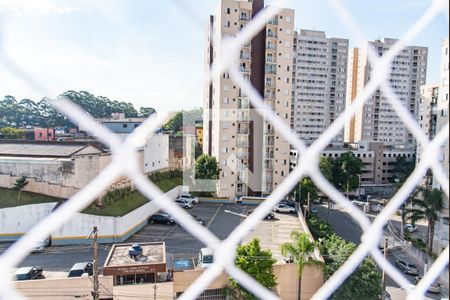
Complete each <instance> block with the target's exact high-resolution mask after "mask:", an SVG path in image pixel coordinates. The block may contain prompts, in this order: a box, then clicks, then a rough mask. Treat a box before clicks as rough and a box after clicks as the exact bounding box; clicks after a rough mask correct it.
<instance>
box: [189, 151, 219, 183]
mask: <svg viewBox="0 0 450 300" xmlns="http://www.w3.org/2000/svg"><path fill="white" fill-rule="evenodd" d="M219 173H220V169H219V164H218V162H217V160H216V158H215V157H214V156H210V155H208V154H202V155H200V156H199V157H198V158H197V160H196V162H195V178H196V179H218V178H219Z"/></svg>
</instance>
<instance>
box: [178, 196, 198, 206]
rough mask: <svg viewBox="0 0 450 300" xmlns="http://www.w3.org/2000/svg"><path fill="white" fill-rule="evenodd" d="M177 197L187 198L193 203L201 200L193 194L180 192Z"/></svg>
mask: <svg viewBox="0 0 450 300" xmlns="http://www.w3.org/2000/svg"><path fill="white" fill-rule="evenodd" d="M177 199H182V200H186V201H189V202H191V203H193V204H197V203H198V202H199V200H198V198H197V197H195V196H193V195H191V194H180V195H179V196H178V198H177Z"/></svg>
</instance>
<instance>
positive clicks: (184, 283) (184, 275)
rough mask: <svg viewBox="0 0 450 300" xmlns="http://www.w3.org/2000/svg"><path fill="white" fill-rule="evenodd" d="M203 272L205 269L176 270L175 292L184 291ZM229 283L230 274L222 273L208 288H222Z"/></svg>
mask: <svg viewBox="0 0 450 300" xmlns="http://www.w3.org/2000/svg"><path fill="white" fill-rule="evenodd" d="M202 274H203V269H200V270H189V271H184V272H174V273H173V292H174V295H175V294H176V293H180V292H184V291H186V290H187V288H188V287H189V286H190V285H191V284H192V283H193V282H194V281H195V280H196V279H197V278H198V277H200V275H202ZM227 284H228V275H226V274H225V273H222V274H221V275H220V276H219V277H217V278H216V279H215V280H214V281H213V282H212V283H211V284H210V285H209V286H208V289H221V288H223V287H225V286H227Z"/></svg>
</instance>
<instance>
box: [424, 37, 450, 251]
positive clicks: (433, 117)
mask: <svg viewBox="0 0 450 300" xmlns="http://www.w3.org/2000/svg"><path fill="white" fill-rule="evenodd" d="M440 73H441V74H440V82H439V83H436V84H430V85H424V86H422V87H421V99H420V105H419V116H418V118H419V125H420V127H421V128H422V130H424V132H425V134H426V135H427V136H428V137H429V138H430V139H433V138H434V137H435V136H436V134H438V133H439V132H440V131H441V130H442V128H444V127H445V125H446V124H447V123H448V110H449V47H448V38H445V39H444V40H443V43H442V49H441V67H440ZM448 144H449V142H448V140H447V142H446V143H445V144H444V145H443V146H442V147H441V153H440V154H439V161H440V163H441V165H442V168H443V170H444V172H445V173H446V174H447V176H448V174H449V172H448V171H449V146H448ZM422 158H423V157H422V148H421V145H420V144H418V146H417V159H418V162H419V161H420V159H422ZM427 183H429V184H431V187H432V188H436V189H440V188H441V186H440V184H439V183H438V182H437V181H436V180H434V179H431V181H428V182H427ZM448 238H449V199H448V198H447V197H444V209H443V210H442V211H441V212H440V213H439V220H438V222H437V223H436V227H435V235H434V245H433V249H434V251H436V252H437V253H440V252H442V251H443V249H445V247H447V246H448Z"/></svg>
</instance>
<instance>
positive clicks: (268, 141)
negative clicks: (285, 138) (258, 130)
mask: <svg viewBox="0 0 450 300" xmlns="http://www.w3.org/2000/svg"><path fill="white" fill-rule="evenodd" d="M264 145H265V146H268V147H273V146H274V145H275V140H274V139H264Z"/></svg>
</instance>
